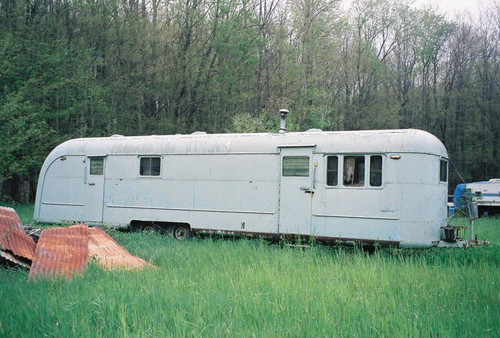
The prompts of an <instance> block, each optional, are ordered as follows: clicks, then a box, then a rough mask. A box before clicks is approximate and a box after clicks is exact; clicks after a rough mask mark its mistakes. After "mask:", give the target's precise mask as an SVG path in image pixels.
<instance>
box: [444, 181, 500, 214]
mask: <svg viewBox="0 0 500 338" xmlns="http://www.w3.org/2000/svg"><path fill="white" fill-rule="evenodd" d="M464 197H465V198H469V199H470V200H471V202H475V203H477V208H478V214H479V216H480V217H481V216H491V215H499V214H500V178H492V179H490V180H489V181H484V182H473V183H464V184H459V185H457V187H456V189H455V194H454V197H453V203H454V211H456V209H457V208H458V209H459V208H463V207H464V205H465V200H464Z"/></svg>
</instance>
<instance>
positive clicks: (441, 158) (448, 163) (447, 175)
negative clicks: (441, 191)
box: [438, 157, 450, 184]
mask: <svg viewBox="0 0 500 338" xmlns="http://www.w3.org/2000/svg"><path fill="white" fill-rule="evenodd" d="M443 163H446V171H445V173H446V180H445V181H441V174H442V172H441V170H442V165H443ZM449 166H450V162H449V160H448V159H447V158H445V157H440V158H439V172H438V183H440V184H441V183H442V184H448V181H449V180H450V177H449V176H450V175H449V171H450V167H449Z"/></svg>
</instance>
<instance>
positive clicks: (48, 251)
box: [0, 207, 150, 280]
mask: <svg viewBox="0 0 500 338" xmlns="http://www.w3.org/2000/svg"><path fill="white" fill-rule="evenodd" d="M32 235H33V237H35V238H37V234H36V233H32ZM0 256H1V259H2V260H5V261H6V262H8V263H10V264H11V265H15V266H21V267H24V268H27V269H30V272H29V277H28V279H30V280H35V279H37V278H39V277H41V276H43V277H51V278H56V277H59V276H62V277H65V278H68V279H69V278H71V277H72V276H73V275H75V274H79V273H80V274H81V273H83V272H84V271H85V269H86V268H87V263H88V261H89V260H92V259H94V260H95V261H96V263H97V264H98V265H100V266H101V267H103V268H105V269H117V268H118V269H141V268H143V267H145V266H150V264H148V263H147V262H145V261H144V260H143V259H141V258H139V257H136V256H133V255H132V254H130V252H128V251H127V250H126V249H125V248H123V247H122V246H121V245H120V244H118V243H117V242H116V241H115V240H114V239H113V238H111V237H110V236H109V235H108V234H107V233H105V232H104V231H103V230H102V229H100V228H98V227H88V226H87V224H79V225H74V226H70V227H58V228H50V229H44V230H43V231H42V232H41V234H40V236H39V240H38V243H35V241H34V240H33V238H32V237H30V236H29V235H28V234H27V233H26V231H25V229H24V228H23V225H22V223H21V220H20V219H19V216H18V215H17V213H16V212H15V210H14V209H12V208H5V207H0Z"/></svg>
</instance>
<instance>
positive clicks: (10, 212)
mask: <svg viewBox="0 0 500 338" xmlns="http://www.w3.org/2000/svg"><path fill="white" fill-rule="evenodd" d="M4 218H5V219H7V220H8V221H9V222H13V223H9V224H15V225H16V227H17V228H18V229H19V230H23V224H22V223H21V220H20V219H19V216H18V214H17V212H16V211H15V210H14V209H12V208H8V207H0V223H1V222H2V219H4Z"/></svg>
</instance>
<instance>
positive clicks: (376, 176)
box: [370, 155, 382, 187]
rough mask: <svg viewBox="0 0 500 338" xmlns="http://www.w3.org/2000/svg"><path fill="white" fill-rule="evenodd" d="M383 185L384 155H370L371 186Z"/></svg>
mask: <svg viewBox="0 0 500 338" xmlns="http://www.w3.org/2000/svg"><path fill="white" fill-rule="evenodd" d="M381 185H382V156H380V155H374V156H370V186H372V187H380V186H381Z"/></svg>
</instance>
